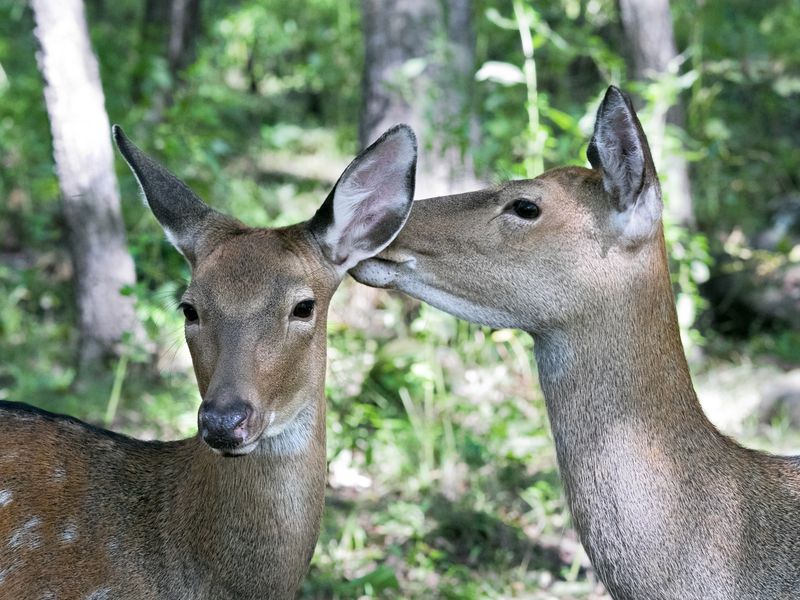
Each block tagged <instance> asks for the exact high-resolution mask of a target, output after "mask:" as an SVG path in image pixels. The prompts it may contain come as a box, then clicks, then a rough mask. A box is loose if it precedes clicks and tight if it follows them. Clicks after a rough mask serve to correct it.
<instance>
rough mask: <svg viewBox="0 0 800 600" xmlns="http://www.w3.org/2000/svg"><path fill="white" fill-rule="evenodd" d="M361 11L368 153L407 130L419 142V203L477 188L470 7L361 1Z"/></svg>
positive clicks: (442, 1) (454, 0) (460, 2)
mask: <svg viewBox="0 0 800 600" xmlns="http://www.w3.org/2000/svg"><path fill="white" fill-rule="evenodd" d="M362 9H363V11H362V18H363V28H364V42H365V57H364V79H363V81H364V83H363V86H364V89H363V103H362V111H361V128H360V138H361V144H362V146H366V145H368V144H369V143H371V142H372V141H374V140H375V139H376V138H377V137H378V136H379V135H380V134H381V133H382V132H383V131H384V130H386V129H387V128H388V127H390V126H392V125H394V124H396V123H407V124H409V125H410V126H411V127H413V128H414V131H415V132H416V133H417V136H418V138H419V161H418V163H417V194H416V195H417V196H418V197H426V196H437V195H442V194H450V193H457V192H462V191H467V190H470V189H475V188H476V187H478V186H479V183H478V182H477V180H476V177H475V171H474V167H473V161H472V154H471V147H473V146H474V145H475V144H476V143H477V137H478V136H477V126H476V122H475V118H474V116H473V110H472V108H473V107H472V88H473V80H474V74H475V34H474V31H473V29H472V18H471V12H472V2H471V0H362Z"/></svg>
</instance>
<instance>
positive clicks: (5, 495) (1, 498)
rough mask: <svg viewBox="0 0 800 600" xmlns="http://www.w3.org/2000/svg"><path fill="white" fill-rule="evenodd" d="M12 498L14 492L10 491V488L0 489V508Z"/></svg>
mask: <svg viewBox="0 0 800 600" xmlns="http://www.w3.org/2000/svg"><path fill="white" fill-rule="evenodd" d="M13 498H14V494H12V493H11V490H0V508H2V507H3V506H6V505H7V504H10V503H11V500H12V499H13Z"/></svg>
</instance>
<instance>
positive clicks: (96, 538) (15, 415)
mask: <svg viewBox="0 0 800 600" xmlns="http://www.w3.org/2000/svg"><path fill="white" fill-rule="evenodd" d="M307 410H308V413H309V414H308V416H304V419H303V421H304V422H303V423H302V425H300V424H298V428H303V429H305V428H308V430H307V431H303V430H297V431H285V432H283V433H281V434H279V436H277V437H276V438H275V439H273V440H270V446H271V448H264V450H263V453H261V452H259V453H256V454H258V456H256V455H254V453H251V454H249V455H247V456H243V457H237V458H230V457H224V456H220V455H217V454H214V453H212V452H211V451H209V449H208V448H207V447H205V444H204V442H203V441H202V440H200V439H199V437H195V438H190V439H187V440H182V441H179V442H142V441H139V440H134V439H131V438H127V437H124V436H120V435H116V434H112V433H110V432H105V431H100V430H97V429H94V428H91V427H89V426H87V425H85V424H83V423H81V422H79V421H76V420H72V419H68V418H63V417H58V416H53V415H49V414H45V413H42V412H39V411H32V410H30V409H29V408H25V407H24V405H12V404H9V403H4V404H0V435H2V437H3V439H7V438H9V437H12V436H23V437H24V438H29V439H42V438H44V437H46V439H47V442H46V443H45V444H42V445H37V446H35V447H34V448H32V449H29V450H26V451H25V452H19V453H17V454H16V455H10V454H5V455H4V456H2V457H0V473H2V474H3V477H2V479H0V490H2V491H4V492H5V497H6V503H5V506H4V507H2V508H1V509H0V511H2V512H0V532H2V537H0V540H2V544H3V546H2V547H1V548H0V565H2V569H3V575H4V577H2V579H3V580H4V581H3V583H2V584H0V598H8V599H9V600H10V599H12V598H42V597H48V596H47V594H48V593H49V594H52V595H53V596H52V597H54V598H86V597H90V598H92V597H96V598H108V599H111V598H142V599H147V598H153V599H156V598H174V599H176V600H177V599H181V600H183V599H186V600H189V599H193V598H230V599H235V598H236V599H238V598H264V597H270V598H291V597H293V595H294V591H295V590H296V589H297V587H298V586H299V584H300V582H301V581H302V579H303V576H304V575H305V572H306V570H307V568H308V561H309V560H310V559H311V555H312V554H313V552H314V546H315V544H316V540H317V536H318V533H319V522H320V518H321V515H322V508H323V502H324V493H325V464H326V463H325V424H324V414H325V406H324V403H322V402H317V403H316V404H315V405H314V406H313V407H309V409H307ZM282 436H283V437H284V438H285V439H281V437H282ZM292 436H294V437H295V440H294V441H290V440H289V438H290V437H292ZM303 443H304V444H305V447H303V448H302V449H300V444H303ZM292 445H296V446H297V447H298V449H300V451H299V452H296V453H293V454H289V453H287V452H286V449H287V448H289V447H291V446H292ZM282 446H283V447H282ZM98 457H102V460H100V459H98ZM9 471H11V472H9ZM95 482H102V485H97V484H96V483H95ZM0 493H1V492H0ZM9 526H11V527H10V528H9ZM231 549H235V550H233V551H231ZM226 550H227V551H226ZM256 590H257V591H256ZM92 594H95V596H92Z"/></svg>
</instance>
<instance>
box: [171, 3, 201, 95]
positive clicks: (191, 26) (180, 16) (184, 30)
mask: <svg viewBox="0 0 800 600" xmlns="http://www.w3.org/2000/svg"><path fill="white" fill-rule="evenodd" d="M199 31H200V0H172V6H171V8H170V30H169V43H168V45H167V59H168V61H169V70H170V73H171V74H172V78H173V80H177V78H178V76H179V75H180V72H181V71H182V70H183V69H185V68H186V67H188V66H189V65H190V64H192V62H193V61H194V58H195V50H196V41H197V34H198V33H199Z"/></svg>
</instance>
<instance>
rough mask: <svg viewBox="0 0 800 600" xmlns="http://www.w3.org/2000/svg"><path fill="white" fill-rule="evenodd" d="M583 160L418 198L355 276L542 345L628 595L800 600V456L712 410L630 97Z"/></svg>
mask: <svg viewBox="0 0 800 600" xmlns="http://www.w3.org/2000/svg"><path fill="white" fill-rule="evenodd" d="M587 157H588V160H589V163H590V165H591V168H584V167H577V166H567V167H561V168H556V169H552V170H549V171H546V172H545V173H543V174H542V175H540V176H538V177H536V178H535V179H530V180H519V181H509V182H506V183H503V184H500V185H498V186H496V187H492V188H489V189H484V190H481V191H475V192H470V193H466V194H459V195H451V196H443V197H439V198H431V199H425V200H418V201H415V202H414V204H413V207H412V210H411V215H410V217H409V219H408V221H407V223H406V225H405V226H404V228H403V230H402V231H401V233H400V235H398V236H397V238H395V240H394V242H392V244H390V245H389V246H388V247H387V248H386V249H385V250H384V251H382V252H381V253H379V254H378V255H377V256H375V257H373V258H371V259H367V260H366V261H364V262H362V263H360V264H359V265H358V266H357V267H356V268H354V269H353V270H351V274H352V275H353V276H354V277H355V279H356V280H358V281H360V282H362V283H365V284H367V285H371V286H374V287H381V288H388V289H395V290H399V291H401V292H403V293H405V294H408V295H410V296H413V297H415V298H418V299H420V300H422V301H424V302H427V303H429V304H431V305H433V306H435V307H437V308H439V309H441V310H444V311H446V312H449V313H451V314H453V315H455V316H457V317H460V318H462V319H466V320H468V321H471V322H474V323H478V324H482V325H486V326H489V327H494V328H516V329H520V330H522V331H524V332H527V333H529V334H530V335H531V336H532V337H533V339H534V355H535V359H536V365H537V368H538V372H539V381H540V385H541V389H542V391H543V394H544V400H545V404H546V408H547V412H548V417H549V421H550V425H551V430H552V437H553V440H554V443H555V451H556V460H557V463H558V466H559V471H560V475H561V479H562V482H563V486H564V490H565V496H566V500H567V502H568V506H569V508H570V511H571V514H572V517H573V521H574V524H575V526H576V529H577V531H578V534H579V536H580V539H581V541H582V543H583V545H584V547H585V550H586V553H587V555H588V557H589V559H590V561H591V563H592V565H593V567H594V569H595V571H596V573H597V576H598V577H599V579H600V580H601V581H602V583H603V584H604V585H605V587H606V589H607V590H608V591H609V593H610V594H611V595H612V596H613V597H614V598H616V599H618V600H634V599H636V600H641V599H645V598H646V599H648V600H655V599H665V600H666V599H672V600H674V599H681V600H686V599H697V600H700V599H703V600H709V599H719V600H723V599H725V600H743V599H757V598H758V599H764V598H786V599H789V598H800V457H790V456H775V455H770V454H767V453H764V452H758V451H754V450H751V449H747V448H745V447H743V446H741V445H739V444H738V443H737V442H735V441H734V440H732V439H731V438H729V437H726V436H725V435H723V434H722V433H721V432H720V431H719V430H718V429H717V428H716V427H715V426H714V425H713V424H712V423H711V422H710V421H709V419H708V418H707V417H706V415H705V414H704V412H703V410H702V408H701V405H700V403H699V402H698V399H697V395H696V393H695V390H694V387H693V385H692V380H691V376H690V373H689V368H688V365H687V361H686V358H685V356H684V351H683V346H682V342H681V338H680V331H679V326H678V319H677V315H676V310H675V303H674V297H673V291H672V286H671V283H670V275H669V266H668V262H667V251H666V246H665V242H664V233H663V227H662V220H661V219H662V198H661V189H660V186H659V182H658V176H657V173H656V168H655V165H654V164H653V159H652V156H651V153H650V149H649V146H648V143H647V138H646V136H645V133H644V131H643V129H642V125H641V123H640V122H639V119H638V117H637V116H636V113H635V111H634V108H633V105H632V103H631V101H630V99H629V98H628V97H627V96H626V95H625V94H624V93H623V92H622V91H620V90H619V89H618V88H616V87H613V86H612V87H609V88H608V90H607V92H606V93H605V96H604V98H603V99H602V102H601V103H600V106H599V108H598V111H597V118H596V122H595V127H594V132H593V135H592V137H591V140H590V142H589V145H588V149H587Z"/></svg>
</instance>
